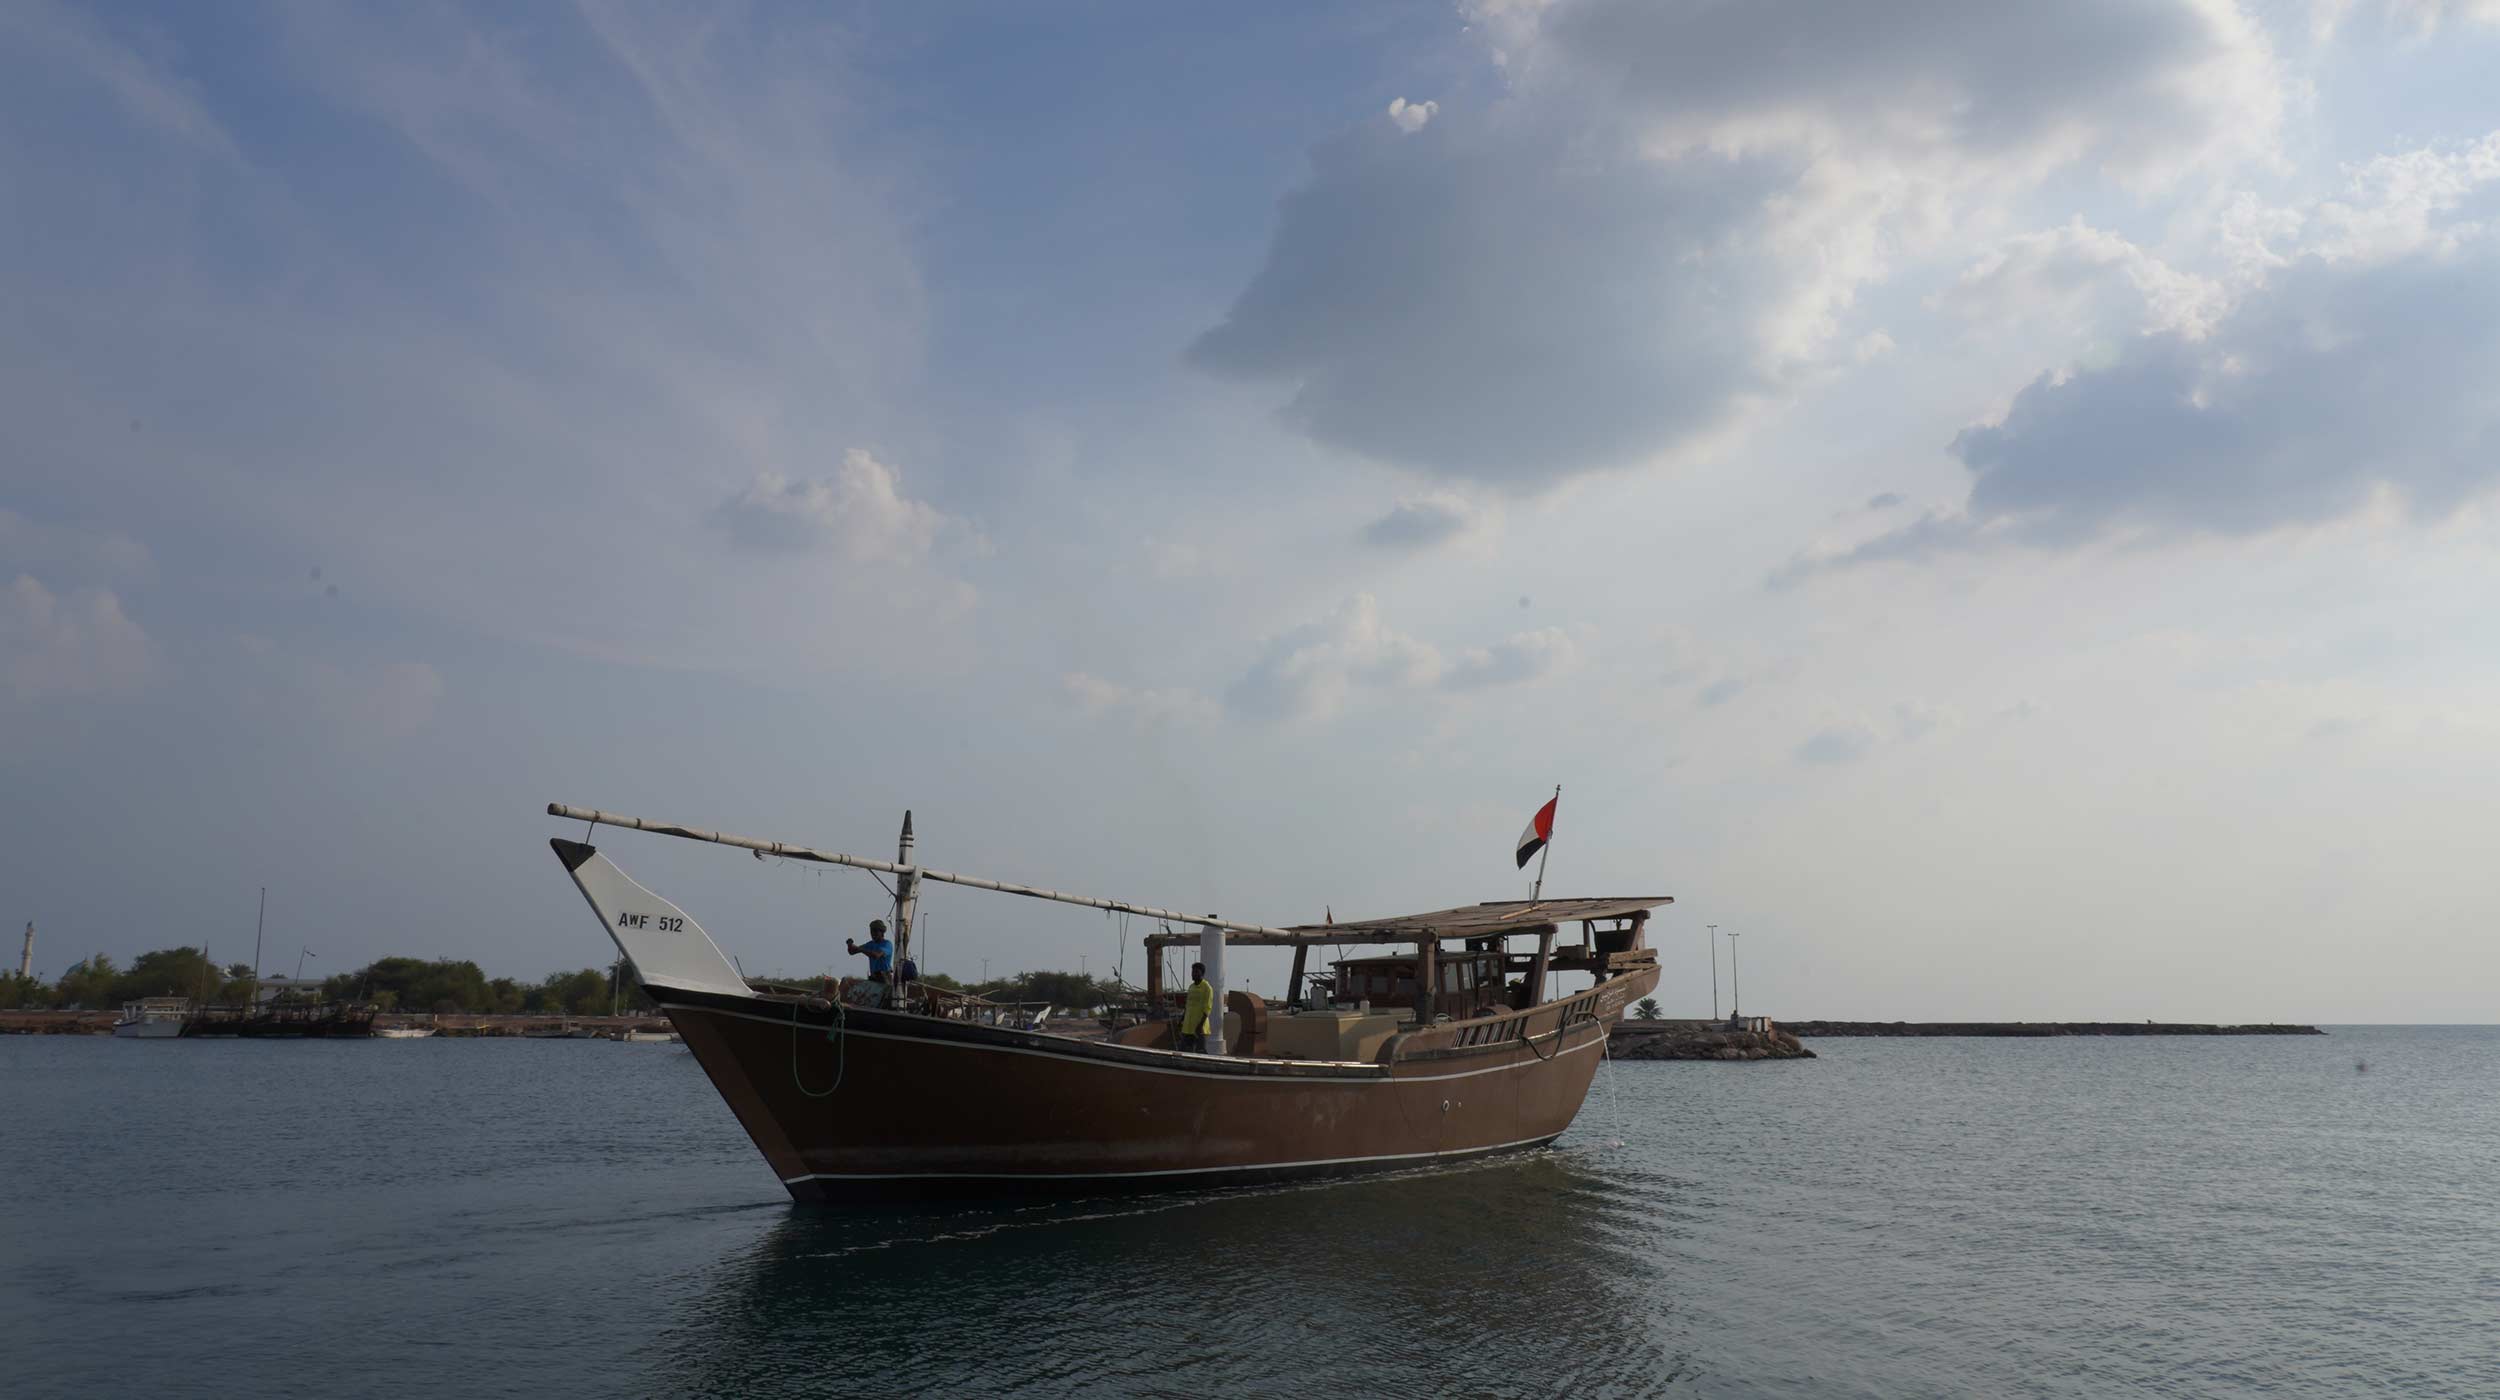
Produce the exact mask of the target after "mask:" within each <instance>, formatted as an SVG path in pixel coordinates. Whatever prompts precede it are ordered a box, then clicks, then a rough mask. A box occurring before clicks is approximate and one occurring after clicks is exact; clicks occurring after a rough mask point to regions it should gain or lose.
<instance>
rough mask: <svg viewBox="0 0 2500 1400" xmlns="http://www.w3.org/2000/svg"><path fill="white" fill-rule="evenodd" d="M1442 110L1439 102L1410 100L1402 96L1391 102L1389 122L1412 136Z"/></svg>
mask: <svg viewBox="0 0 2500 1400" xmlns="http://www.w3.org/2000/svg"><path fill="white" fill-rule="evenodd" d="M1440 111H1441V104H1440V103H1438V102H1409V101H1407V100H1406V99H1405V98H1403V97H1401V98H1398V99H1396V100H1395V101H1393V102H1391V103H1390V104H1389V124H1390V125H1391V126H1394V127H1396V128H1397V129H1398V130H1400V131H1403V132H1405V133H1406V134H1407V135H1409V136H1412V135H1414V134H1415V133H1416V132H1418V131H1421V130H1423V129H1424V123H1426V122H1428V121H1431V120H1432V119H1433V117H1435V116H1436V115H1438V114H1439V113H1440Z"/></svg>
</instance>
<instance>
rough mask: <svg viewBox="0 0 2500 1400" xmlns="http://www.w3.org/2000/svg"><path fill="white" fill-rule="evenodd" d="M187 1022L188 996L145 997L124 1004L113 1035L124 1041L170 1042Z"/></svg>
mask: <svg viewBox="0 0 2500 1400" xmlns="http://www.w3.org/2000/svg"><path fill="white" fill-rule="evenodd" d="M190 1020H191V999H190V998H189V997H144V998H142V999H140V1000H138V1001H133V1002H126V1003H124V1004H123V1006H122V1018H121V1019H120V1020H118V1021H115V1022H114V1023H113V1034H115V1035H117V1036H120V1037H121V1038H122V1039H124V1040H172V1039H175V1038H176V1037H178V1036H180V1035H181V1034H182V1028H183V1027H184V1026H185V1025H186V1024H188V1023H189V1022H190Z"/></svg>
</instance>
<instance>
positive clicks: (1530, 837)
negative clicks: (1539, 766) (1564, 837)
mask: <svg viewBox="0 0 2500 1400" xmlns="http://www.w3.org/2000/svg"><path fill="white" fill-rule="evenodd" d="M1561 801H1562V794H1560V793H1556V794H1555V795H1554V799H1553V801H1551V802H1548V803H1546V804H1545V805H1544V806H1542V807H1539V808H1537V809H1536V815H1535V816H1533V817H1530V818H1529V819H1528V829H1527V830H1525V831H1523V832H1520V833H1519V865H1518V868H1519V869H1521V870H1525V869H1527V868H1528V862H1529V861H1530V860H1531V859H1534V858H1535V856H1536V853H1537V852H1539V851H1541V850H1544V849H1545V843H1546V842H1548V841H1551V840H1553V839H1554V808H1555V806H1556V805H1557V804H1559V803H1560V802H1561Z"/></svg>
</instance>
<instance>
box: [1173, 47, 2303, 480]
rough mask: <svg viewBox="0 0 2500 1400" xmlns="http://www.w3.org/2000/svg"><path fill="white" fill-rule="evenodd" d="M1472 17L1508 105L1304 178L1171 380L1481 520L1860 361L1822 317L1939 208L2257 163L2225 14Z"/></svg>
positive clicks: (1659, 451)
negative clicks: (1265, 387)
mask: <svg viewBox="0 0 2500 1400" xmlns="http://www.w3.org/2000/svg"><path fill="white" fill-rule="evenodd" d="M1477 18H1478V19H1479V20H1480V21H1482V22H1481V23H1480V25H1479V26H1478V27H1479V29H1480V30H1481V31H1482V32H1483V33H1485V34H1486V35H1488V36H1489V37H1490V41H1491V42H1492V43H1493V44H1494V45H1495V46H1496V48H1497V50H1498V51H1499V56H1500V58H1501V61H1502V62H1503V63H1504V65H1505V67H1506V69H1507V70H1508V71H1509V73H1510V75H1511V77H1512V83H1511V86H1510V87H1509V89H1508V90H1507V95H1505V96H1504V97H1502V98H1500V99H1497V100H1496V101H1495V102H1494V103H1493V104H1492V105H1491V106H1489V107H1486V108H1483V109H1476V110H1467V109H1461V108H1458V107H1452V108H1451V109H1450V110H1448V111H1445V112H1440V113H1438V115H1435V116H1431V117H1430V118H1429V124H1428V125H1422V124H1418V125H1417V126H1416V128H1415V129H1414V130H1411V131H1409V130H1405V129H1404V126H1405V123H1403V122H1396V121H1394V120H1393V122H1391V123H1366V124H1365V125H1364V126H1363V127H1361V128H1358V129H1356V130H1355V131H1353V132H1350V133H1348V134H1347V135H1345V136H1344V137H1342V138H1340V139H1338V140H1335V141H1332V142H1330V143H1327V144H1325V145H1323V146H1321V147H1320V148H1319V149H1318V150H1316V151H1315V152H1314V153H1313V156H1312V170H1311V174H1310V177H1309V178H1308V180H1307V181H1306V182H1305V183H1304V184H1303V185H1302V186H1301V187H1300V188H1298V189H1296V190H1295V191H1293V192H1292V193H1291V194H1289V195H1288V196H1287V197H1286V198H1285V200H1284V201H1283V203H1282V205H1281V207H1280V209H1279V213H1278V218H1277V224H1276V228H1275V232H1274V235H1273V238H1272V240H1271V243H1270V245H1269V248H1268V252H1267V257H1266V260H1265V262H1264V264H1263V265H1262V266H1261V267H1260V269H1259V270H1258V272H1257V274H1256V275H1255V276H1254V277H1253V278H1252V279H1251V281H1250V283H1249V285H1248V286H1247V287H1245V288H1244V289H1243V291H1242V292H1241V294H1240V296H1239V297H1238V298H1237V299H1236V301H1235V302H1234V304H1233V306H1232V307H1231V309H1230V311H1229V312H1228V313H1227V315H1226V316H1225V318H1224V320H1223V321H1222V323H1221V324H1219V325H1217V326H1215V327H1214V328H1212V329H1210V330H1208V331H1207V332H1206V333H1205V334H1203V335H1202V336H1200V337H1199V338H1198V339H1197V341H1196V342H1194V343H1193V344H1192V345H1191V347H1190V349H1189V359H1190V361H1191V362H1192V363H1193V364H1195V365H1197V366H1199V367H1201V368H1203V369H1206V370H1208V371H1211V372H1215V373H1220V374H1225V375H1229V376H1233V377H1237V378H1242V379H1250V380H1257V381H1263V382H1269V383H1273V384H1277V385H1279V386H1281V387H1282V388H1283V389H1284V390H1285V391H1286V393H1287V395H1288V397H1287V400H1286V403H1285V405H1284V410H1283V415H1284V418H1285V420H1286V421H1287V423H1288V424H1289V425H1291V426H1292V427H1294V428H1296V429H1298V430H1299V431H1301V432H1303V433H1305V434H1306V435H1308V436H1310V437H1311V438H1313V439H1315V440H1317V441H1320V442H1323V443H1327V444H1329V445H1332V446H1335V447H1339V448H1342V449H1345V450H1348V451H1351V452H1355V453H1358V454H1361V455H1363V456H1367V457H1371V458H1374V459H1377V460H1381V461H1386V462H1392V463H1397V464H1400V465H1404V466H1407V467H1411V468H1415V469H1418V470H1421V471H1425V472H1429V473H1434V474H1438V475H1441V476H1444V477H1448V478H1455V479H1460V480H1468V481H1476V482H1483V483H1488V484H1493V485H1497V486H1502V487H1506V488H1511V489H1520V490H1535V489H1540V488H1542V487H1546V486H1550V485H1552V484H1553V483H1555V482H1557V481H1560V480H1562V479H1565V478H1568V477H1570V476H1573V475H1575V474H1580V473H1585V472H1590V471H1597V470H1602V469H1605V468H1609V467H1617V466H1626V465H1634V464H1639V463H1643V462H1647V461H1650V460H1654V459H1656V458H1659V457H1661V456H1663V455H1669V454H1673V453H1675V452H1678V451H1681V450H1692V449H1697V448H1701V447H1705V446H1707V445H1708V444H1709V443H1711V442H1713V441H1715V440H1716V439H1718V438H1719V437H1721V436H1723V435H1725V434H1727V433H1729V432H1732V431H1734V430H1736V429H1738V428H1740V427H1741V426H1742V425H1743V423H1744V422H1745V420H1746V419H1747V417H1748V416H1749V415H1750V414H1751V413H1752V412H1753V411H1754V410H1756V409H1757V408H1759V407H1760V406H1761V405H1763V404H1765V403H1768V402H1771V401H1774V400H1775V399H1776V398H1777V397H1778V396H1779V395H1780V394H1781V393H1783V392H1784V391H1785V390H1787V389H1788V388H1789V387H1790V386H1792V385H1793V384H1794V383H1796V382H1797V381H1798V378H1799V376H1800V374H1801V373H1803V372H1804V371H1806V370H1809V369H1811V368H1813V367H1815V366H1816V365H1818V364H1820V363H1822V362H1824V361H1825V360H1828V359H1838V358H1840V357H1843V356H1847V355H1850V354H1853V353H1856V354H1862V355H1864V356H1866V357H1872V356H1874V355H1878V354H1881V353H1882V352H1883V350H1884V348H1885V346H1886V344H1887V343H1888V342H1887V340H1885V339H1880V338H1875V337H1871V336H1862V337H1860V338H1859V340H1858V341H1857V342H1856V343H1855V345H1854V347H1852V346H1851V345H1850V344H1849V343H1847V342H1844V341H1842V340H1841V339H1840V337H1841V333H1842V331H1843V329H1844V327H1843V318H1844V314H1845V313H1846V311H1847V310H1848V308H1849V306H1850V304H1851V302H1852V300H1853V298H1854V297H1855V295H1856V293H1857V291H1858V289H1859V288H1860V287H1862V286H1864V285H1866V284H1867V283H1868V282H1869V281H1871V280H1873V279H1875V278H1876V277H1879V276H1880V275H1882V273H1883V272H1884V271H1885V270H1886V268H1887V267H1888V265H1889V261H1890V260H1891V259H1892V258H1894V257H1896V256H1898V255H1899V252H1900V250H1901V248H1902V247H1903V246H1904V245H1905V244H1907V243H1910V242H1913V241H1915V240H1916V239H1919V238H1929V237H1936V236H1939V235H1940V234H1941V233H1942V231H1943V230H1945V229H1947V228H1949V227H1950V226H1951V224H1952V222H1953V217H1954V211H1955V207H1956V205H1957V202H1961V201H1967V200H1994V199H2002V198H2005V197H2007V195H2008V193H2009V192H2011V191H2014V190H2018V189H2020V188H2021V187H2022V186H2023V185H2024V184H2025V182H2028V181H2032V180H2036V179H2039V178H2042V177H2044V176H2045V175H2047V174H2048V173H2049V172H2051V171H2054V170H2056V169H2058V168H2059V167H2061V166H2063V165H2068V164H2072V163H2076V162H2081V161H2093V162H2097V163H2099V164H2100V165H2101V166H2102V167H2103V168H2106V169H2108V170H2111V171H2112V172H2114V173H2116V174H2118V175H2120V176H2121V177H2124V178H2129V179H2136V180H2143V181H2148V182H2150V181H2157V180H2159V179H2163V178H2167V176H2169V175H2171V174H2175V173H2177V171H2178V170H2180V169H2182V168H2185V167H2186V166H2189V165H2194V164H2197V163H2200V162H2206V161H2209V160H2220V159H2226V158H2228V157H2229V156H2230V155H2231V154H2233V153H2246V152H2249V151H2254V150H2262V149H2264V148H2265V147H2266V146H2267V144H2268V142H2269V141H2270V140H2271V135H2272V132H2273V130H2274V127H2275V123H2276V119H2277V116H2278V114H2279V110H2280V98H2279V92H2278V85H2277V79H2276V76H2275V70H2274V64H2273V59H2272V56H2271V53H2270V51H2269V50H2268V49H2267V47H2266V44H2265V40H2264V37H2263V35H2262V33H2260V32H2259V31H2258V30H2257V29H2256V28H2255V27H2254V26H2253V25H2250V24H2249V23H2247V22H2246V21H2245V19H2244V18H2242V17H2241V16H2240V15H2239V14H2238V12H2237V11H2236V10H2235V9H2233V8H2232V7H2231V6H2230V5H2228V4H2227V3H2225V2H2224V0H2118V3H2112V4H2107V5H2092V6H2062V7H2059V6H2008V5H2002V4H1996V3H1991V2H1990V0H1925V3H1920V4H1915V5H1911V6H1907V7H1902V6H1891V7H1866V6H1855V7H1852V6H1839V7H1833V6H1827V5H1805V4H1798V3H1774V2H1773V0H1764V3H1753V4H1732V3H1711V2H1706V0H1559V2H1558V3H1554V4H1551V5H1543V6H1533V5H1488V6H1484V7H1481V9H1480V11H1479V13H1478V14H1477ZM1406 110H1408V111H1412V110H1413V109H1412V108H1409V109H1406Z"/></svg>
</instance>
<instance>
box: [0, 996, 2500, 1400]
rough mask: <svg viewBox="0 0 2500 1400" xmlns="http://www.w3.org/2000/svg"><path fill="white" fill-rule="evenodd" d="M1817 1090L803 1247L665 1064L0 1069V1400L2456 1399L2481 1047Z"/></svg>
mask: <svg viewBox="0 0 2500 1400" xmlns="http://www.w3.org/2000/svg"><path fill="white" fill-rule="evenodd" d="M1818 1048H1819V1049H1820V1050H1821V1052H1822V1054H1823V1058H1821V1059H1819V1060H1815V1061H1811V1062H1805V1063H1793V1064H1753V1065H1722V1064H1618V1065H1613V1066H1609V1067H1608V1068H1607V1070H1606V1071H1605V1073H1604V1074H1602V1075H1601V1077H1600V1079H1599V1082H1598V1087H1597V1091H1596V1093H1595V1094H1594V1095H1593V1096H1592V1098H1591V1100H1590V1104H1589V1108H1588V1110H1587V1112H1585V1113H1584V1114H1583V1115H1582V1117H1581V1121H1580V1125H1579V1126H1578V1127H1577V1128H1576V1129H1575V1130H1574V1131H1573V1132H1572V1133H1571V1135H1570V1136H1568V1137H1566V1138H1565V1139H1564V1140H1563V1146H1562V1147H1561V1148H1560V1149H1558V1150H1555V1151H1552V1152H1548V1153H1543V1154H1538V1155H1535V1156H1532V1157H1526V1158H1519V1159H1513V1160H1509V1161H1503V1162H1497V1163H1491V1164H1484V1165H1478V1166H1473V1167H1467V1168H1459V1169H1452V1170H1444V1171H1432V1172H1416V1173H1411V1174H1406V1175H1401V1176H1395V1177H1386V1178H1378V1179H1372V1180H1366V1181H1359V1182H1353V1183H1345V1184H1338V1185H1324V1186H1310V1187H1299V1188H1293V1189H1283V1190H1270V1191H1239V1192H1216V1193H1202V1194H1194V1195H1180V1196H1165V1197H1149V1198H1142V1199H1101V1200H1091V1201H1076V1202H1063V1203H1059V1204H1054V1205H1048V1206H1015V1205H990V1206H952V1207H947V1208H943V1209H906V1210H897V1209H891V1208H888V1209H877V1210H847V1209H828V1208H823V1207H795V1206H792V1205H790V1204H789V1203H788V1202H787V1199H786V1198H785V1197H784V1196H783V1194H782V1191H781V1188H780V1187H779V1185H778V1184H776V1183H775V1181H774V1180H773V1177H772V1174H771V1173H770V1172H769V1171H768V1170H767V1169H766V1168H765V1166H764V1164H763V1161H762V1159H761V1158H760V1157H758V1156H757V1154H756V1153H755V1151H754V1150H753V1149H752V1148H751V1147H750V1146H749V1145H748V1144H747V1141H746V1139H745V1136H744V1134H743V1133H741V1132H740V1131H739V1129H738V1127H737V1125H736V1123H735V1122H734V1121H733V1120H732V1119H731V1118H730V1116H729V1112H728V1110H727V1109H726V1108H725V1107H724V1106H723V1105H722V1104H721V1102H720V1099H719V1097H718V1096H717V1095H716V1094H714V1093H713V1091H712V1089H711V1086H710V1085H709V1083H707V1082H706V1081H705V1080H704V1078H703V1076H702V1074H701V1072H700V1071H699V1070H697V1069H696V1068H695V1066H694V1064H693V1062H692V1060H691V1058H690V1057H689V1056H687V1055H686V1054H685V1053H684V1052H683V1051H681V1050H679V1049H678V1048H676V1047H674V1046H628V1045H614V1044H608V1043H605V1042H593V1041H501V1042H486V1041H457V1040H426V1041H376V1042H371V1043H366V1044H314V1043H306V1044H294V1045H281V1044H249V1043H243V1042H213V1041H211V1042H137V1041H114V1040H110V1039H100V1038H84V1037H82V1038H53V1037H44V1038H31V1037H30V1038H17V1037H0V1392H5V1393H6V1394H8V1395H12V1396H55V1395H97V1394H123V1393H144V1394H149V1395H194V1394H196V1395H269V1396H323V1397H335V1396H339V1395H343V1394H381V1393H388V1394H391V1395H393V1396H431V1395H453V1394H460V1395H472V1394H480V1393H499V1392H517V1391H528V1392H531V1393H535V1394H542V1395H551V1396H572V1395H579V1396H600V1397H616V1396H636V1395H756V1396H777V1395H835V1394H862V1395H865V1394H894V1393H907V1392H935V1391H947V1392H952V1393H959V1394H987V1393H1014V1394H1025V1395H1046V1396H1063V1395H1070V1396H1072V1395H1123V1394H1165V1395H1188V1396H1222V1395H1279V1396H1283V1395H1302V1394H1309V1393H1314V1392H1322V1391H1324V1392H1327V1393H1334V1394H1348V1395H1357V1394H1359V1395H1444V1394H1503V1395H1509V1394H1521V1395H1575V1396H1576V1395H1645V1394H1674V1395H1693V1396H1757V1395H1759V1396H1814V1397H1824V1396H1929V1395H1954V1396H2035V1395H2037V1396H2049V1395H2054V1396H2108V1395H2157V1396H2232V1395H2249V1396H2257V1395H2263V1396H2276V1397H2280V1396H2343V1395H2365V1394H2383V1395H2424V1396H2430V1395H2437V1396H2484V1397H2489V1396H2500V1029H2495V1028H2479V1027H2478V1028H2453V1029H2452V1028H2419V1027H2409V1028H2347V1029H2340V1030H2338V1031H2337V1033H2336V1034H2335V1035H2333V1036H2331V1037H2327V1038H2323V1039H2321V1038H2299V1039H2248V1040H2065V1041H2004V1040H1905V1041H1880V1040H1826V1041H1822V1042H1820V1043H1819V1046H1818ZM2357 1062H2366V1063H2367V1065H2368V1068H2367V1070H2366V1072H2365V1071H2362V1070H2359V1069H2357V1068H2356V1063H2357ZM965 1108H966V1110H967V1111H972V1112H977V1111H978V1108H979V1106H978V1105H977V1104H968V1105H965Z"/></svg>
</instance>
